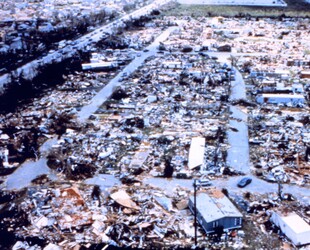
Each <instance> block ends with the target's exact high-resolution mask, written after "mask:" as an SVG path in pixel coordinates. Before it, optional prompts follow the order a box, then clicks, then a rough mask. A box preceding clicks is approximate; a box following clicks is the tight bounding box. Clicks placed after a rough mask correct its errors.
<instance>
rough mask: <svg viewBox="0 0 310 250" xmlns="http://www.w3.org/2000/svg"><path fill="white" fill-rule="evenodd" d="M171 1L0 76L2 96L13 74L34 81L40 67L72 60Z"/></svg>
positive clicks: (159, 2)
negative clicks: (106, 34)
mask: <svg viewBox="0 0 310 250" xmlns="http://www.w3.org/2000/svg"><path fill="white" fill-rule="evenodd" d="M170 1H171V0H155V1H153V3H151V4H149V5H147V6H144V7H142V8H140V9H138V10H136V11H134V12H132V13H130V14H126V15H124V16H122V17H120V18H119V19H117V20H115V21H113V22H111V23H109V24H106V25H103V26H101V27H99V28H97V29H96V30H94V31H92V32H90V33H88V34H86V35H84V36H82V37H80V38H78V39H76V40H74V41H73V42H72V43H71V44H69V45H67V46H65V47H64V48H61V49H58V50H56V51H53V52H51V53H49V54H48V55H46V56H44V57H43V58H41V59H36V60H33V61H31V62H29V63H27V64H25V65H23V66H21V67H19V68H18V69H16V70H13V71H12V72H10V73H7V74H4V75H2V76H0V94H1V93H2V92H4V90H5V86H6V85H8V84H10V82H11V74H12V75H14V76H19V75H22V76H23V77H24V78H25V79H27V80H32V79H33V78H34V77H36V76H37V72H38V71H39V69H40V67H42V65H45V64H53V63H57V62H61V61H63V60H65V59H67V58H71V57H72V56H73V55H74V54H75V53H76V52H77V50H83V49H85V48H86V47H87V46H91V45H92V44H95V43H96V42H98V41H100V40H101V39H102V36H103V35H105V33H110V34H112V33H114V32H115V30H117V29H116V28H117V27H121V26H122V25H123V24H124V22H125V21H128V20H131V19H133V18H138V17H140V16H143V15H146V14H149V13H150V12H151V11H152V10H154V9H157V8H158V7H160V6H161V5H163V4H165V3H168V2H170Z"/></svg>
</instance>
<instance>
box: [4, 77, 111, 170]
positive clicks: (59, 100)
mask: <svg viewBox="0 0 310 250" xmlns="http://www.w3.org/2000/svg"><path fill="white" fill-rule="evenodd" d="M65 78H66V81H65V83H64V84H63V85H62V86H61V87H59V89H54V90H47V93H46V95H43V96H42V97H37V98H34V99H33V100H32V103H31V104H28V105H27V106H24V107H20V108H19V110H18V111H17V112H15V113H8V114H2V115H1V126H0V136H1V152H2V154H1V155H2V156H3V154H4V153H3V152H4V150H5V149H6V150H8V153H7V157H8V159H7V161H6V162H5V164H4V165H5V167H6V168H5V169H3V168H2V167H3V163H2V164H1V170H2V171H4V172H7V171H5V170H9V169H10V168H12V167H15V168H16V167H17V166H19V163H22V162H23V161H24V160H26V159H27V158H38V157H39V152H38V148H39V147H40V146H41V145H42V143H43V142H44V141H45V140H47V139H48V138H51V137H53V136H54V135H58V136H61V135H62V134H63V133H65V132H66V129H67V128H71V129H79V125H78V124H77V123H76V122H73V121H72V118H73V115H74V114H75V113H76V111H77V109H79V107H81V106H82V105H85V104H87V103H88V101H89V100H90V99H91V98H92V97H93V96H94V95H95V93H96V90H98V88H101V87H103V86H104V85H105V84H106V82H107V80H108V79H109V78H106V77H104V75H98V74H95V73H87V74H80V73H77V74H75V75H69V76H67V77H65ZM1 158H2V159H3V157H1ZM3 174H5V173H3Z"/></svg>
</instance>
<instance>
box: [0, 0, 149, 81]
mask: <svg viewBox="0 0 310 250" xmlns="http://www.w3.org/2000/svg"><path fill="white" fill-rule="evenodd" d="M144 4H146V1H144V0H137V1H134V2H130V3H126V2H118V3H115V2H114V1H82V0H81V1H69V2H67V3H66V4H64V3H63V2H61V1H43V2H29V1H11V2H10V3H6V2H3V3H1V8H0V16H1V18H2V22H1V28H2V30H1V32H0V58H1V63H0V75H2V74H3V73H7V72H9V71H10V70H14V69H16V68H17V66H21V65H23V64H25V63H26V62H28V61H30V60H33V59H34V58H36V57H38V56H44V55H46V54H47V52H48V51H50V52H53V51H55V50H56V49H58V48H59V49H62V48H64V47H66V46H70V45H75V42H73V41H72V39H74V38H75V37H76V36H77V34H81V35H82V34H84V33H86V32H87V31H91V30H94V29H95V27H96V26H98V25H100V24H102V23H104V22H107V21H110V20H111V19H113V18H115V17H116V16H118V15H120V14H124V13H125V12H127V11H129V10H132V9H135V8H137V7H139V6H140V7H141V6H142V5H144ZM128 7H129V9H128Z"/></svg>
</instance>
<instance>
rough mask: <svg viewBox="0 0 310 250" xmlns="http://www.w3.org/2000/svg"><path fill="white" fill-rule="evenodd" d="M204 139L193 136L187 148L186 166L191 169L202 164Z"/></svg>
mask: <svg viewBox="0 0 310 250" xmlns="http://www.w3.org/2000/svg"><path fill="white" fill-rule="evenodd" d="M205 144H206V139H205V138H203V137H193V138H192V143H191V146H190V148H189V155H188V167H189V169H193V168H195V167H198V166H200V165H202V164H203V160H204V152H205Z"/></svg>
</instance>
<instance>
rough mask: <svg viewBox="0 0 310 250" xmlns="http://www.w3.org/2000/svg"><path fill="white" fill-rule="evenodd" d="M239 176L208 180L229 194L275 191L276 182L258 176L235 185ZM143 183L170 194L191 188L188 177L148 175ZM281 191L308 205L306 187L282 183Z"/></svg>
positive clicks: (276, 189)
mask: <svg viewBox="0 0 310 250" xmlns="http://www.w3.org/2000/svg"><path fill="white" fill-rule="evenodd" d="M241 178H242V177H241V176H231V177H227V178H222V179H217V180H213V181H210V182H211V183H212V186H213V187H216V188H218V189H222V188H226V189H227V190H228V192H229V193H230V194H237V195H241V196H242V195H243V194H244V193H245V192H251V193H253V194H260V195H263V194H268V193H277V192H278V184H277V183H269V182H266V181H264V180H261V179H259V178H256V177H254V176H253V180H252V183H251V184H249V185H248V186H246V187H245V188H239V187H237V183H238V181H239V180H240V179H241ZM143 182H144V183H145V184H149V185H151V186H154V187H157V188H161V189H162V188H163V187H164V189H165V192H166V193H167V195H172V194H173V192H174V190H175V189H176V188H177V187H183V188H187V189H189V190H192V191H193V190H194V189H193V180H189V179H175V178H155V177H150V178H146V179H144V180H143ZM283 193H290V194H292V195H293V196H294V197H295V198H297V199H298V200H299V201H300V202H302V203H303V204H306V205H310V192H309V188H307V187H299V186H295V185H283Z"/></svg>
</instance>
